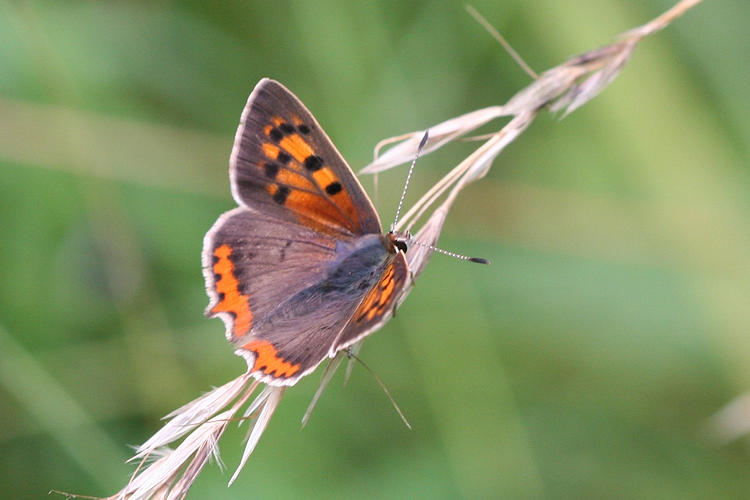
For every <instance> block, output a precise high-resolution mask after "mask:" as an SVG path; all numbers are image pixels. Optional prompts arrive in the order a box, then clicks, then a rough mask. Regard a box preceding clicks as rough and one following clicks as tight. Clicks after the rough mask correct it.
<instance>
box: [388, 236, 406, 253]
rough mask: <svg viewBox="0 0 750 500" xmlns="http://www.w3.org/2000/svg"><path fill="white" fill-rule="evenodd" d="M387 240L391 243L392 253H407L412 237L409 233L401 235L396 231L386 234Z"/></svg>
mask: <svg viewBox="0 0 750 500" xmlns="http://www.w3.org/2000/svg"><path fill="white" fill-rule="evenodd" d="M386 238H387V239H388V242H389V249H390V251H391V252H394V253H396V252H401V253H406V250H408V248H409V244H410V243H411V235H410V234H409V233H399V232H395V231H389V232H388V234H386Z"/></svg>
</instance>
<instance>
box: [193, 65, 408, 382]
mask: <svg viewBox="0 0 750 500" xmlns="http://www.w3.org/2000/svg"><path fill="white" fill-rule="evenodd" d="M229 177H230V183H231V190H232V196H233V198H234V200H235V201H236V202H237V205H238V207H237V208H234V209H233V210H230V211H229V212H226V213H224V214H223V215H221V216H220V217H219V219H218V220H217V221H216V223H215V224H214V225H213V227H212V228H211V229H210V230H209V231H208V233H207V234H206V237H205V239H204V242H203V270H204V277H205V281H206V290H207V293H208V295H209V297H210V303H209V306H208V308H207V309H206V315H207V316H209V317H216V316H218V317H220V318H221V319H222V320H223V321H224V323H225V326H226V336H227V339H228V340H229V342H231V343H232V344H233V345H234V347H235V349H236V350H235V352H236V353H237V354H238V355H240V356H242V357H244V358H245V359H246V361H247V363H248V367H249V370H250V373H251V374H252V375H253V376H254V377H255V378H256V379H257V380H259V381H261V382H264V383H266V384H269V385H277V386H287V385H293V384H295V383H296V382H297V381H298V380H299V379H300V378H301V377H303V376H305V375H307V374H309V373H310V372H312V371H313V370H315V368H316V367H317V366H318V365H319V364H320V363H321V362H322V361H323V360H325V359H326V358H332V357H334V356H335V355H336V354H337V353H338V352H339V351H341V350H344V349H347V348H349V347H350V346H352V345H353V344H355V343H357V342H358V341H360V340H361V339H363V338H364V337H365V336H366V335H368V334H370V333H372V332H373V331H374V330H376V329H378V328H379V327H380V326H381V325H382V324H383V323H385V322H386V321H387V320H388V319H389V318H390V317H391V316H392V315H393V313H394V309H395V306H396V303H397V299H398V297H399V295H400V294H401V292H402V291H403V290H404V287H405V285H406V284H407V280H409V279H411V278H410V276H411V273H410V271H409V267H408V264H407V260H406V258H405V253H406V251H407V243H408V240H409V238H408V235H406V234H399V233H394V232H388V233H384V232H383V229H382V227H381V224H380V220H379V218H378V214H377V212H376V211H375V207H374V206H373V204H372V202H371V201H370V199H369V197H368V196H367V193H366V192H365V190H364V188H363V187H362V185H361V184H360V183H359V181H358V180H357V178H356V177H355V175H354V172H353V171H352V169H351V168H350V167H349V166H348V165H347V163H346V161H345V160H344V158H343V157H342V156H341V154H340V153H339V152H338V150H337V149H336V147H335V146H334V145H333V142H331V139H329V137H328V135H326V133H325V131H324V130H323V129H322V128H321V127H320V125H319V124H318V122H317V120H316V119H315V118H314V117H313V115H312V113H310V111H309V110H308V109H307V108H306V107H305V105H304V104H302V102H301V101H300V100H299V99H298V98H297V97H296V96H295V95H294V94H293V93H292V92H290V91H289V90H287V88H286V87H284V86H283V85H282V84H280V83H279V82H276V81H274V80H271V79H267V78H266V79H263V80H261V81H260V82H258V84H257V85H256V86H255V89H254V90H253V91H252V93H251V94H250V97H249V98H248V101H247V105H246V106H245V109H244V111H243V113H242V118H241V120H240V125H239V127H238V129H237V134H236V136H235V139H234V147H233V149H232V155H231V158H230V162H229Z"/></svg>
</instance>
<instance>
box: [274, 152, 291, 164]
mask: <svg viewBox="0 0 750 500" xmlns="http://www.w3.org/2000/svg"><path fill="white" fill-rule="evenodd" d="M276 159H277V160H279V162H280V163H281V164H282V165H286V164H287V163H289V161H290V160H291V159H292V157H291V156H289V155H288V154H286V153H285V152H283V151H279V154H278V155H276Z"/></svg>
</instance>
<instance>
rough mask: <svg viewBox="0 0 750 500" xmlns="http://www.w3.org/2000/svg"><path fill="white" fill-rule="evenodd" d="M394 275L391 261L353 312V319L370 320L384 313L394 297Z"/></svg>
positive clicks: (358, 320)
mask: <svg viewBox="0 0 750 500" xmlns="http://www.w3.org/2000/svg"><path fill="white" fill-rule="evenodd" d="M394 276H395V268H394V265H393V263H391V264H390V265H389V266H388V267H387V268H386V270H385V272H384V273H383V276H382V277H381V278H380V281H379V282H378V284H377V285H376V286H375V287H374V288H373V289H372V290H370V292H369V293H368V294H367V296H366V297H365V300H363V301H362V303H361V304H360V305H359V307H358V308H357V310H356V311H355V312H354V318H355V321H357V322H360V321H363V320H367V321H372V319H373V318H375V316H376V315H377V316H380V315H382V314H383V313H385V310H386V308H387V307H388V306H390V305H391V304H392V303H393V299H394V298H395V297H394V296H393V292H394V289H395V287H396V282H395V281H394Z"/></svg>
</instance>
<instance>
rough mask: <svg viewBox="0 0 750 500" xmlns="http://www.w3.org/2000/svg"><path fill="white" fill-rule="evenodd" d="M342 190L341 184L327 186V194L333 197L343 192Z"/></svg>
mask: <svg viewBox="0 0 750 500" xmlns="http://www.w3.org/2000/svg"><path fill="white" fill-rule="evenodd" d="M341 189H342V188H341V183H340V182H332V183H330V184H329V185H327V186H326V193H328V194H331V195H333V194H336V193H339V192H341Z"/></svg>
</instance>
